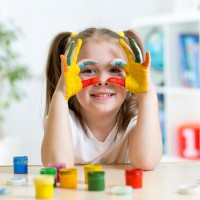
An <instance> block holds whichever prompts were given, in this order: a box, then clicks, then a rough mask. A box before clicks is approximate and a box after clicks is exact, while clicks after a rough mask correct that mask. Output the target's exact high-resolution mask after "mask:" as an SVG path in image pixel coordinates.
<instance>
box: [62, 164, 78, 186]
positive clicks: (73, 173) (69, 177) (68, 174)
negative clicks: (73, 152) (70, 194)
mask: <svg viewBox="0 0 200 200" xmlns="http://www.w3.org/2000/svg"><path fill="white" fill-rule="evenodd" d="M77 184H78V171H77V169H74V168H63V169H60V187H61V188H77Z"/></svg>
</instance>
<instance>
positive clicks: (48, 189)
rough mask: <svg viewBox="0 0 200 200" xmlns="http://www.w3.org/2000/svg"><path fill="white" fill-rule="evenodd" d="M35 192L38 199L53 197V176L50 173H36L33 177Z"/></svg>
mask: <svg viewBox="0 0 200 200" xmlns="http://www.w3.org/2000/svg"><path fill="white" fill-rule="evenodd" d="M34 183H35V194H36V198H38V199H40V198H41V199H48V198H52V197H53V184H54V178H53V176H51V175H38V176H35V177H34Z"/></svg>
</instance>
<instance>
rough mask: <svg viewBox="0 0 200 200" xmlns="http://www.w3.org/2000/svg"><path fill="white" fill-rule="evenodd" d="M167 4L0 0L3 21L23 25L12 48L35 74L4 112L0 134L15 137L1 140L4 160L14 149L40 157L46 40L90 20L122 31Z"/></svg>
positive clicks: (36, 160)
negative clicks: (4, 147) (20, 97)
mask: <svg viewBox="0 0 200 200" xmlns="http://www.w3.org/2000/svg"><path fill="white" fill-rule="evenodd" d="M11 5H12V6H11ZM172 5H173V1H172V0H170V1H169V0H168V1H167V3H165V2H164V3H163V1H159V0H149V1H147V0H140V1H136V0H135V1H134V0H124V1H120V0H110V1H109V0H99V1H97V0H76V1H75V0H74V1H70V0H29V1H27V0H15V1H13V0H6V1H4V0H0V21H3V22H4V23H8V21H9V20H10V19H12V20H13V21H14V22H15V24H16V25H17V26H19V27H20V28H21V29H22V31H23V36H22V37H21V38H20V40H19V41H18V42H17V43H16V45H15V48H16V49H17V50H18V51H19V52H20V54H21V62H22V63H24V64H27V65H28V66H29V68H30V70H31V71H32V72H33V73H34V74H35V75H36V76H38V77H39V79H37V80H35V81H30V83H27V84H26V85H25V89H26V91H27V93H28V96H27V98H25V99H23V101H21V102H20V103H17V104H13V106H12V107H11V108H10V109H9V111H8V112H7V114H6V121H5V123H4V133H5V137H6V138H14V139H13V143H14V144H12V142H7V143H6V144H9V145H8V149H10V153H7V157H6V160H5V161H4V163H3V164H6V163H8V164H10V163H11V161H12V156H15V155H27V156H28V157H29V163H31V164H40V163H41V161H40V147H41V141H42V137H43V129H42V115H43V108H44V96H45V86H44V68H45V61H46V56H47V52H48V47H49V44H50V40H51V39H52V37H53V36H54V35H55V34H56V33H58V32H61V31H74V32H76V31H80V30H82V29H84V28H86V27H90V26H97V27H109V28H111V29H114V30H116V31H121V30H124V29H127V28H132V27H130V24H131V20H132V19H133V18H135V17H136V18H138V17H143V16H145V15H153V14H159V13H166V12H169V11H171V10H172ZM16 143H17V145H16ZM13 146H15V149H14V147H13ZM16 146H18V148H16ZM0 151H1V147H0ZM0 164H2V163H1V160H0Z"/></svg>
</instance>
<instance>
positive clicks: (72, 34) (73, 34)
mask: <svg viewBox="0 0 200 200" xmlns="http://www.w3.org/2000/svg"><path fill="white" fill-rule="evenodd" d="M77 35H78V33H75V32H72V33H71V35H70V38H74V37H76V36H77Z"/></svg>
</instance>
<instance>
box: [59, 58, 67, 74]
mask: <svg viewBox="0 0 200 200" xmlns="http://www.w3.org/2000/svg"><path fill="white" fill-rule="evenodd" d="M60 59H61V70H62V72H63V71H64V73H66V72H68V67H67V61H66V58H65V56H64V55H60Z"/></svg>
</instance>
